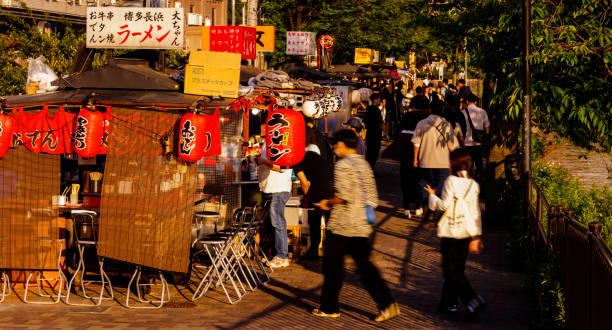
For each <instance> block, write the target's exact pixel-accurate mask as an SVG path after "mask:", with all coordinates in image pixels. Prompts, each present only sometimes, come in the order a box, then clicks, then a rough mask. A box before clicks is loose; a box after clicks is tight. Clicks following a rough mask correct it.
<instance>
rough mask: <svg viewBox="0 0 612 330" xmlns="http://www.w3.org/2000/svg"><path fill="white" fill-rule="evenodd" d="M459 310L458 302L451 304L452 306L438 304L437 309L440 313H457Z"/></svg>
mask: <svg viewBox="0 0 612 330" xmlns="http://www.w3.org/2000/svg"><path fill="white" fill-rule="evenodd" d="M458 310H459V307H457V304H454V305H450V306H446V307H444V306H438V308H437V309H436V312H438V313H440V314H455V313H457V311H458Z"/></svg>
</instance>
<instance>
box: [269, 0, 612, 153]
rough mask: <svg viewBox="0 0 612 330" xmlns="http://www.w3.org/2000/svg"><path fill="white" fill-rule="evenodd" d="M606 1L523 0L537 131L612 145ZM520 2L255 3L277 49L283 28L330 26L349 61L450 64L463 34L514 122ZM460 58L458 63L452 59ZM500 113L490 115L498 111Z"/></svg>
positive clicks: (280, 56) (274, 57) (338, 51)
mask: <svg viewBox="0 0 612 330" xmlns="http://www.w3.org/2000/svg"><path fill="white" fill-rule="evenodd" d="M610 2H611V1H610V0H581V1H555V0H542V1H533V3H532V40H531V45H532V55H531V57H530V59H529V61H530V64H531V71H532V87H533V90H532V108H533V109H532V110H533V114H534V121H535V122H536V123H537V125H538V126H540V127H541V128H543V129H546V130H551V131H557V132H559V133H561V134H563V135H565V136H568V137H570V138H572V139H573V140H574V142H576V143H577V144H579V145H583V146H591V147H592V146H595V145H599V146H603V147H604V148H606V149H608V150H610V149H611V148H612V120H611V119H612V98H610V90H611V88H612V82H611V81H610V80H611V77H610V76H611V73H612V70H611V69H610V65H611V61H612V55H611V49H612V46H611V40H612V30H611V29H610V26H612V24H611V22H610V16H612V15H610V12H609V8H610V7H611V6H610ZM521 4H522V1H520V0H445V1H438V0H434V1H432V0H404V1H402V0H376V1H374V0H345V1H336V0H331V1H330V0H327V1H311V0H280V1H272V0H264V1H262V2H261V8H262V12H263V16H264V18H265V19H266V20H265V22H264V24H271V25H275V26H276V27H277V51H276V52H275V53H273V54H271V55H269V58H268V59H269V60H270V61H271V63H272V65H274V64H275V63H279V62H282V61H285V60H287V59H288V57H287V56H286V55H284V49H285V32H286V31H287V30H301V31H315V32H318V33H331V34H333V35H334V36H335V37H336V46H335V55H334V63H344V62H351V61H352V58H353V54H354V48H356V47H367V48H374V49H377V50H380V51H382V53H383V55H386V56H395V57H396V58H399V59H402V58H404V59H405V58H407V54H408V52H409V51H410V50H411V49H413V50H415V51H416V52H417V57H418V58H419V59H420V60H421V61H422V60H423V59H424V58H425V57H426V56H428V57H429V56H431V54H432V53H435V54H437V55H438V56H439V57H442V58H443V59H445V60H446V61H447V62H448V63H451V64H455V65H452V66H454V68H451V69H455V71H457V70H458V67H461V66H462V65H461V64H462V63H461V62H462V61H463V54H462V53H463V39H464V37H467V40H468V45H467V48H468V52H469V54H470V55H469V56H470V58H469V63H470V64H469V65H470V67H471V68H472V70H471V71H472V73H474V72H483V74H482V75H484V73H489V74H493V75H494V76H495V77H496V78H497V79H496V82H497V86H496V91H497V96H496V98H495V99H494V103H495V107H494V109H496V110H495V111H494V113H493V114H492V115H493V117H500V118H501V119H503V120H513V119H517V118H518V116H519V113H520V111H521V109H522V100H523V94H522V80H521V78H522V63H521V54H522V6H521ZM460 63H461V64H460ZM497 115H499V116H497Z"/></svg>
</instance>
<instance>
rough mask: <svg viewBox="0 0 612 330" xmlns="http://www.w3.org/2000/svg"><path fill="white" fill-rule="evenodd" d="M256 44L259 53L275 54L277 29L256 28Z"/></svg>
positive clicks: (267, 27) (270, 27)
mask: <svg viewBox="0 0 612 330" xmlns="http://www.w3.org/2000/svg"><path fill="white" fill-rule="evenodd" d="M255 30H256V32H255V33H257V36H256V37H255V43H256V44H257V51H258V52H273V51H274V50H275V49H276V28H275V27H274V26H256V27H255Z"/></svg>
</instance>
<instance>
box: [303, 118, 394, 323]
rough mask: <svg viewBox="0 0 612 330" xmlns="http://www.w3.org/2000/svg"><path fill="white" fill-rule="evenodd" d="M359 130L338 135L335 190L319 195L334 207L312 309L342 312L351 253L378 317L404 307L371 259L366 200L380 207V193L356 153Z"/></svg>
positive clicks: (382, 318)
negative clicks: (317, 302) (317, 300)
mask: <svg viewBox="0 0 612 330" xmlns="http://www.w3.org/2000/svg"><path fill="white" fill-rule="evenodd" d="M356 146H357V135H356V134H355V132H353V131H352V130H349V129H343V130H340V131H338V132H337V133H336V134H335V135H334V152H335V153H336V155H338V156H339V157H341V158H342V159H340V160H339V161H338V162H337V163H336V166H335V170H334V174H335V179H334V186H335V188H336V193H335V196H334V197H332V198H331V199H324V200H321V202H320V203H318V204H317V205H318V206H319V207H320V208H321V209H322V210H329V209H330V208H332V206H333V209H332V212H331V217H330V219H329V222H328V224H327V232H326V233H325V247H324V250H325V254H324V257H323V274H324V276H325V279H324V282H323V290H322V292H321V307H320V308H318V309H315V310H313V311H312V313H313V314H314V315H316V316H320V317H332V318H337V317H340V306H339V303H338V296H339V294H340V288H341V287H342V281H343V278H344V256H345V255H347V254H349V255H350V256H351V257H352V258H353V260H355V264H356V265H357V271H358V272H359V273H360V274H361V277H362V280H363V282H364V286H365V288H366V289H367V290H368V292H369V293H370V296H372V298H373V299H374V301H375V302H376V304H377V305H378V308H379V309H380V314H379V315H378V316H377V317H376V318H375V321H377V322H381V321H385V320H388V319H390V318H392V317H394V316H396V315H398V314H399V313H400V311H399V306H398V305H397V303H396V302H395V301H394V300H393V298H392V297H391V293H390V291H389V287H388V286H387V284H386V283H385V281H384V280H383V278H382V277H381V276H380V272H379V271H378V269H377V268H376V267H375V266H374V265H373V264H372V262H371V261H370V253H371V252H372V245H371V244H370V242H369V240H368V236H370V234H371V233H372V226H371V225H370V224H369V223H368V219H367V216H366V205H369V206H371V207H376V205H377V204H378V193H377V191H376V182H375V181H374V174H373V173H372V169H371V168H370V165H368V162H366V160H365V159H364V158H363V156H361V155H358V154H357V153H356V150H355V148H356Z"/></svg>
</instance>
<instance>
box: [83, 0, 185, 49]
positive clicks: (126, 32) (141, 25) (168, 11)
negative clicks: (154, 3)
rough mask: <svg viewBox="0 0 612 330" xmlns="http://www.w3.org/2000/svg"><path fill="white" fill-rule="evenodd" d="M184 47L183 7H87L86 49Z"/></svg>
mask: <svg viewBox="0 0 612 330" xmlns="http://www.w3.org/2000/svg"><path fill="white" fill-rule="evenodd" d="M184 45H185V15H184V13H183V9H182V8H132V7H88V8H87V48H123V49H183V48H184Z"/></svg>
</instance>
